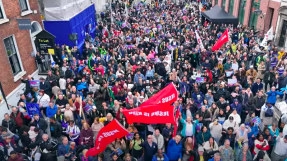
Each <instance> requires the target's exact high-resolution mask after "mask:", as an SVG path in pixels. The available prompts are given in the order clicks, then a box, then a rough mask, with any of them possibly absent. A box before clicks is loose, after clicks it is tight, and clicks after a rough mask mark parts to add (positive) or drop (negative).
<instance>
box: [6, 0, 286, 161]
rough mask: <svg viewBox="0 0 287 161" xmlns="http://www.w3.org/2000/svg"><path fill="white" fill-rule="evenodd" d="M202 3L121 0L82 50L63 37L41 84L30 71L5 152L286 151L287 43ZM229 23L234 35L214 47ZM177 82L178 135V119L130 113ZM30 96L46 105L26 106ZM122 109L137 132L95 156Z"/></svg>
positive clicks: (239, 160)
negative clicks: (35, 109)
mask: <svg viewBox="0 0 287 161" xmlns="http://www.w3.org/2000/svg"><path fill="white" fill-rule="evenodd" d="M205 4H206V6H205V8H209V7H210V6H211V4H210V3H205ZM200 6H201V4H200V2H199V1H189V0H187V1H178V2H176V3H174V2H171V1H162V0H159V1H152V2H151V3H147V2H144V1H142V2H140V3H135V2H133V1H132V0H131V1H117V0H116V1H113V2H112V6H111V7H112V13H108V12H107V13H102V14H101V19H99V21H98V25H97V27H96V30H95V33H93V34H91V35H95V38H94V39H93V38H92V36H90V34H86V40H85V44H84V48H83V50H80V49H77V47H68V46H66V45H62V46H59V45H57V47H56V49H55V51H56V52H55V55H53V59H54V61H55V63H56V65H55V66H51V70H49V71H48V75H47V77H46V78H44V77H41V78H40V86H39V87H38V88H37V87H31V85H30V83H29V81H31V80H33V78H32V77H31V76H28V77H27V78H26V79H22V83H25V85H26V90H25V92H24V93H23V94H21V95H20V100H19V102H18V105H17V106H15V107H13V108H12V111H11V114H8V113H7V114H5V115H4V120H3V121H2V124H1V132H0V134H1V137H0V160H1V161H2V160H3V161H4V160H8V161H23V160H31V161H48V160H49V161H51V160H59V161H60V160H63V161H64V160H65V161H72V160H76V161H110V160H111V161H136V160H139V161H220V160H221V161H253V160H255V161H271V158H272V160H273V161H286V158H287V116H286V115H283V116H279V117H280V119H279V120H278V119H276V118H277V117H276V115H277V113H276V110H275V108H276V107H274V106H275V103H276V102H281V101H282V102H283V101H285V99H287V94H286V92H285V91H286V90H287V89H286V84H287V73H286V65H287V57H286V53H285V51H284V50H283V49H278V48H277V47H276V46H274V45H273V44H272V41H269V42H268V46H260V45H259V41H260V38H259V37H258V35H257V34H256V31H255V30H254V29H252V28H249V27H242V26H241V25H240V24H239V25H238V26H234V25H232V24H228V25H227V24H212V23H210V22H206V23H205V22H201V10H200ZM126 7H127V8H126ZM127 12H128V13H127ZM226 29H228V30H229V37H230V42H228V43H226V44H224V45H223V46H222V47H221V48H220V49H219V50H215V51H212V50H211V49H212V47H213V45H214V44H215V43H216V41H217V40H218V39H219V38H220V36H221V35H222V33H223V32H224V31H225V30H226ZM195 32H198V34H199V36H200V37H201V40H202V42H203V48H201V47H200V46H201V44H199V43H198V41H197V38H196V33H195ZM41 59H43V57H42V56H41V55H40V54H39V53H38V54H37V56H36V60H37V62H38V63H39V65H40V66H41V67H43V64H42V63H43V61H41ZM197 78H200V79H199V81H198V79H197ZM229 80H233V81H232V83H231V81H229ZM234 80H235V82H234ZM170 83H173V84H174V85H175V86H176V88H177V90H178V95H179V97H178V100H177V101H176V102H175V103H174V107H175V109H176V110H177V109H179V110H180V114H179V119H178V122H177V124H178V130H177V133H176V134H175V135H176V136H175V137H172V136H173V129H174V127H173V126H172V125H171V124H170V123H167V124H151V125H146V124H141V123H136V124H128V123H127V120H126V118H125V116H124V115H123V113H122V110H123V109H133V108H137V107H138V106H140V105H141V104H142V103H143V102H145V101H146V100H148V99H149V98H150V97H152V96H153V95H154V94H156V93H157V92H158V91H159V90H161V89H163V88H164V87H165V86H166V85H168V84H170ZM27 103H38V104H39V107H40V113H35V114H34V115H33V116H29V115H27V111H26V110H27V109H26V108H27V107H26V104H27ZM176 110H175V111H176ZM113 119H116V120H118V121H119V122H120V123H121V124H122V125H123V126H124V127H125V128H126V129H127V130H128V131H129V135H127V136H126V137H123V138H118V139H116V140H115V141H114V142H112V143H111V144H109V146H108V147H106V150H105V151H104V152H102V153H100V154H98V155H97V156H95V157H92V156H86V155H85V154H86V153H87V151H88V149H90V148H92V147H94V146H95V140H96V137H97V134H98V133H99V131H100V130H101V129H102V128H103V127H104V126H106V125H108V124H109V123H110V122H111V121H112V120H113ZM254 120H255V121H254ZM139 122H140V121H139ZM155 123H156V120H155ZM285 124H286V125H285Z"/></svg>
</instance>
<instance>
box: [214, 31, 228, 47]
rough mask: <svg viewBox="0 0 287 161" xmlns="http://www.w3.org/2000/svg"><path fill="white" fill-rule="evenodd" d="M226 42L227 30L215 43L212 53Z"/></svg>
mask: <svg viewBox="0 0 287 161" xmlns="http://www.w3.org/2000/svg"><path fill="white" fill-rule="evenodd" d="M228 40H229V38H228V29H226V30H225V32H224V33H223V34H222V35H221V36H220V38H219V39H218V40H217V42H216V43H215V45H214V46H213V48H212V51H215V50H217V49H219V48H220V47H221V46H222V45H223V44H224V43H226V42H227V41H228Z"/></svg>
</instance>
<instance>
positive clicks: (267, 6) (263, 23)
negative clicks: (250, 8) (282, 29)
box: [257, 0, 280, 33]
mask: <svg viewBox="0 0 287 161" xmlns="http://www.w3.org/2000/svg"><path fill="white" fill-rule="evenodd" d="M279 8H280V1H279V2H278V1H273V0H261V4H260V10H262V13H264V14H265V16H264V17H262V18H261V17H258V21H257V29H262V30H263V29H264V31H263V33H266V32H267V31H268V30H269V25H270V21H271V26H273V31H275V29H276V25H277V20H278V10H279ZM272 9H273V10H274V12H273V15H272V12H271V11H272ZM271 16H272V17H271Z"/></svg>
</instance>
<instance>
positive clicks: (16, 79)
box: [2, 34, 26, 82]
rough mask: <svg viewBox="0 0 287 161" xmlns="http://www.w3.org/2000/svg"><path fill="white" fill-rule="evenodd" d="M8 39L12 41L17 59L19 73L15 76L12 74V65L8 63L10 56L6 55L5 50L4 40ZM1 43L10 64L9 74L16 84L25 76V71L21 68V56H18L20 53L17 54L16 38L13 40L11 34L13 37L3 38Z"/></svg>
mask: <svg viewBox="0 0 287 161" xmlns="http://www.w3.org/2000/svg"><path fill="white" fill-rule="evenodd" d="M8 38H10V39H12V41H13V45H14V49H15V52H16V53H15V54H16V56H17V59H18V64H19V68H20V72H18V73H17V74H14V72H13V69H12V64H11V62H10V56H8V54H7V48H6V45H5V42H4V40H5V39H8ZM2 42H3V45H4V48H5V53H6V56H7V59H8V61H9V64H10V70H11V73H12V75H13V77H14V82H17V81H18V80H19V79H20V78H21V77H22V76H24V75H25V74H26V71H24V67H23V64H22V60H21V56H20V53H19V49H18V45H17V41H16V38H15V35H14V34H13V35H10V36H7V37H5V38H3V40H2Z"/></svg>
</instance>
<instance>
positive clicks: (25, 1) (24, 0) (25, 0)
mask: <svg viewBox="0 0 287 161" xmlns="http://www.w3.org/2000/svg"><path fill="white" fill-rule="evenodd" d="M20 1H23V2H24V3H25V4H26V7H27V9H25V10H23V9H22V7H21V2H20ZM19 6H20V9H21V12H26V11H29V7H28V3H27V0H19Z"/></svg>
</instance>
